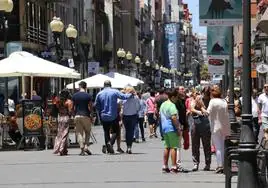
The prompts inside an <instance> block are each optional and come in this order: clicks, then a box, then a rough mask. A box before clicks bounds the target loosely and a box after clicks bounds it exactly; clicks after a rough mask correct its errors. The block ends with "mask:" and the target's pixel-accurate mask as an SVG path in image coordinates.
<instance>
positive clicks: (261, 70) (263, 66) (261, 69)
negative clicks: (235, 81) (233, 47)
mask: <svg viewBox="0 0 268 188" xmlns="http://www.w3.org/2000/svg"><path fill="white" fill-rule="evenodd" d="M256 70H257V72H258V73H261V74H264V73H267V72H268V65H267V64H264V63H261V64H259V65H257V67H256Z"/></svg>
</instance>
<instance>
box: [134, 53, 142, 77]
mask: <svg viewBox="0 0 268 188" xmlns="http://www.w3.org/2000/svg"><path fill="white" fill-rule="evenodd" d="M134 61H135V63H136V65H137V72H138V77H139V74H140V64H141V59H140V57H139V56H138V55H137V56H136V57H135V59H134Z"/></svg>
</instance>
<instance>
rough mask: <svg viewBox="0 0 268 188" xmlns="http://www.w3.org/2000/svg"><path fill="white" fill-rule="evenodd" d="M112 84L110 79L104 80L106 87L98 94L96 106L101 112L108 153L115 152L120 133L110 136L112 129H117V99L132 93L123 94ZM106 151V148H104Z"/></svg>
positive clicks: (125, 97)
mask: <svg viewBox="0 0 268 188" xmlns="http://www.w3.org/2000/svg"><path fill="white" fill-rule="evenodd" d="M111 86H112V84H111V82H110V81H109V80H107V81H105V82H104V89H103V90H102V91H100V92H99V93H98V94H97V96H96V101H95V107H96V109H97V111H98V113H99V116H100V120H101V123H102V125H103V130H104V139H105V146H106V148H107V151H108V153H111V154H112V153H114V150H113V144H114V142H115V140H116V138H117V136H118V133H113V134H112V138H111V137H110V130H111V129H117V127H116V126H118V123H117V119H118V118H117V117H118V112H117V100H118V99H122V100H127V99H128V98H130V97H131V96H132V94H123V93H121V92H119V91H118V90H116V89H112V88H111ZM103 152H106V149H103Z"/></svg>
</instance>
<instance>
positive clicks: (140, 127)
mask: <svg viewBox="0 0 268 188" xmlns="http://www.w3.org/2000/svg"><path fill="white" fill-rule="evenodd" d="M143 124H144V117H140V118H139V119H138V123H137V124H136V126H135V135H134V137H135V139H139V132H140V131H141V138H142V139H144V127H143Z"/></svg>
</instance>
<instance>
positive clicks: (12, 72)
mask: <svg viewBox="0 0 268 188" xmlns="http://www.w3.org/2000/svg"><path fill="white" fill-rule="evenodd" d="M25 76H29V77H31V91H33V77H52V78H77V79H79V78H80V74H79V73H77V72H76V71H75V70H74V69H70V68H68V67H65V66H62V65H59V64H56V63H53V62H50V61H48V60H45V59H42V58H39V57H37V56H35V55H33V54H31V53H29V52H25V51H18V52H13V53H12V54H10V55H9V57H8V58H5V59H3V60H1V61H0V77H22V89H23V91H22V92H23V93H25V91H24V85H25V83H24V77H25Z"/></svg>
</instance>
